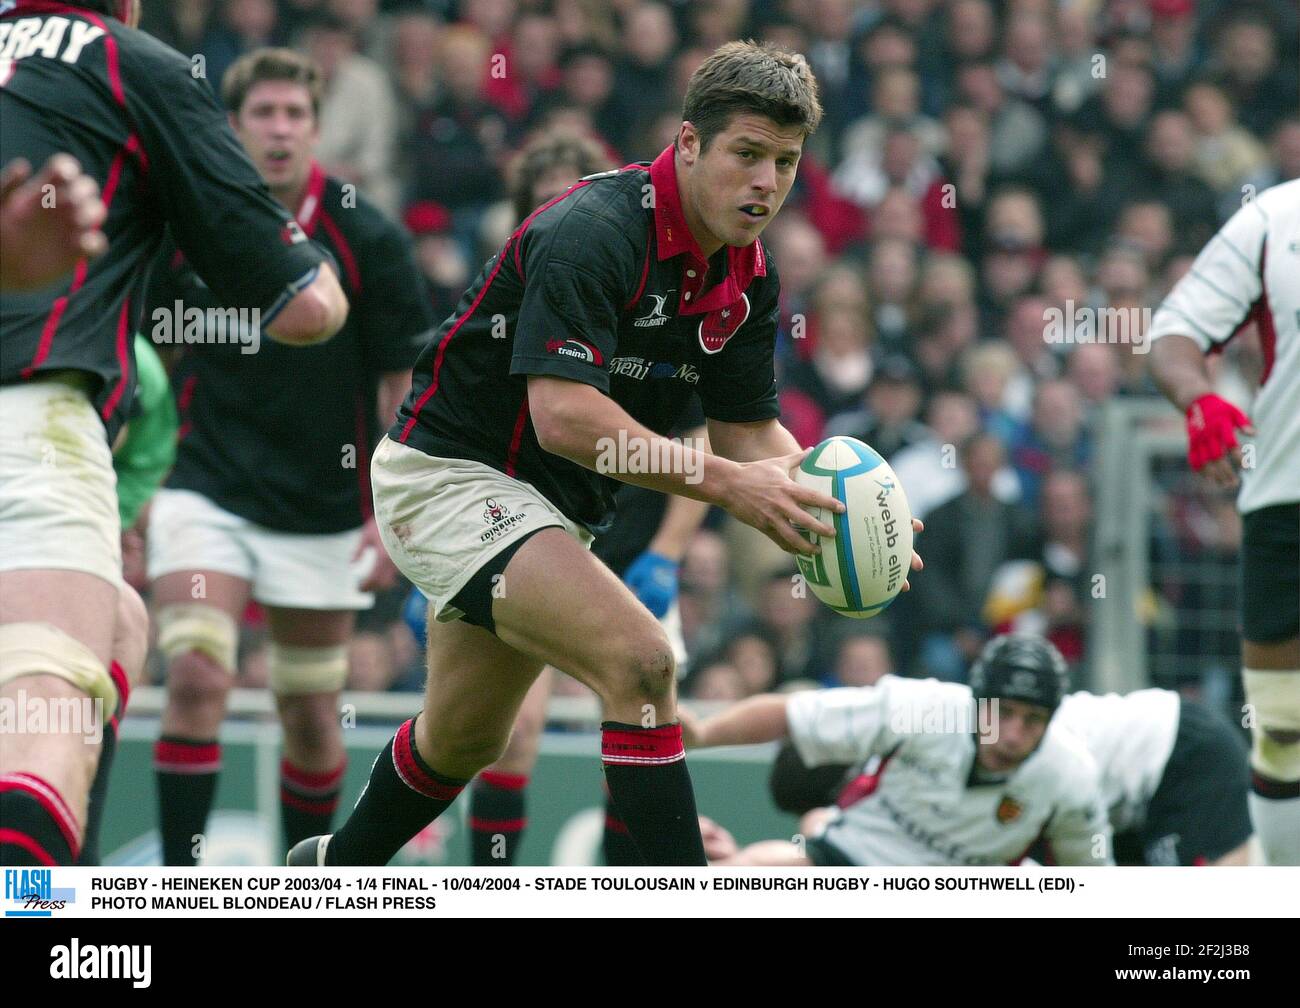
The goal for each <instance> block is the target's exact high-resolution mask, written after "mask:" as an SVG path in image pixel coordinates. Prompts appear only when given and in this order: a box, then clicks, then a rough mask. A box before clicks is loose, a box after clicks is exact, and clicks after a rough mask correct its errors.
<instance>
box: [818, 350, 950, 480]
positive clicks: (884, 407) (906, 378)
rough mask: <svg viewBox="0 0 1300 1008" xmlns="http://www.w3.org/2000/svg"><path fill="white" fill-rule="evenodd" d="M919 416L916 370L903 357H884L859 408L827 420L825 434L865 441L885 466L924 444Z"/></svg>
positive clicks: (918, 387)
mask: <svg viewBox="0 0 1300 1008" xmlns="http://www.w3.org/2000/svg"><path fill="white" fill-rule="evenodd" d="M920 413H921V382H920V376H919V375H918V374H917V371H916V367H915V366H914V365H913V364H912V363H911V362H910V361H909V360H908V359H907V358H906V357H902V356H893V357H888V358H886V359H885V360H884V361H882V362H881V364H880V367H879V368H877V369H876V372H875V374H874V375H873V376H872V379H871V384H870V385H868V386H867V391H866V395H865V396H864V397H863V399H862V405H861V406H860V407H859V408H858V409H855V410H850V411H847V412H842V413H839V414H836V415H835V416H833V417H831V419H830V420H828V421H827V423H826V434H827V436H828V437H829V436H831V435H835V434H845V435H847V436H849V437H855V438H857V439H858V440H859V441H865V442H866V443H867V444H869V445H871V446H872V447H873V448H875V449H876V451H877V452H879V453H880V456H881V457H882V458H884V459H885V461H887V462H888V461H891V460H892V459H893V458H894V456H895V455H897V454H898V453H899V452H900V451H902V450H903V449H905V448H909V447H911V446H912V445H915V444H918V443H919V442H921V441H923V440H925V437H926V430H925V427H924V426H923V425H922V424H921V422H920V421H919V419H918V417H919V416H920Z"/></svg>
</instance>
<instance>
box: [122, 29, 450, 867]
mask: <svg viewBox="0 0 1300 1008" xmlns="http://www.w3.org/2000/svg"><path fill="white" fill-rule="evenodd" d="M322 91H323V84H322V79H321V75H320V72H319V71H318V70H317V68H316V66H315V65H314V64H313V63H312V62H311V61H310V60H309V59H308V58H307V57H305V56H302V55H300V54H298V53H296V52H294V51H293V50H290V49H262V50H257V51H255V52H252V53H249V54H247V55H245V56H243V57H242V58H241V59H240V60H239V61H238V62H236V63H235V64H234V66H232V67H231V68H230V69H229V70H228V71H227V72H226V76H225V79H224V80H223V82H222V97H223V99H224V101H225V104H226V107H227V109H228V110H229V112H230V120H231V125H232V126H233V127H234V129H235V131H236V133H237V134H238V136H239V139H240V141H241V142H242V143H243V145H244V147H245V149H246V150H247V151H248V154H249V156H250V157H251V158H252V160H253V163H254V164H255V165H256V166H257V169H258V171H259V172H261V174H262V177H263V178H264V179H265V180H266V182H267V184H268V186H270V189H271V193H272V195H274V196H275V197H276V199H278V200H279V201H280V202H281V203H282V204H283V205H284V206H285V207H287V208H289V209H290V210H291V211H292V212H293V213H294V214H295V216H296V218H297V223H298V225H299V226H300V227H301V228H302V230H303V231H304V233H306V234H307V235H308V236H309V237H312V238H315V239H316V240H317V241H319V242H320V243H321V244H322V245H323V246H324V247H325V248H326V249H328V250H329V251H330V252H331V254H333V255H334V257H335V258H336V260H337V261H338V262H339V263H340V266H341V275H342V277H343V282H344V288H345V290H346V291H347V294H348V297H349V299H350V301H351V304H352V311H351V313H350V315H349V316H348V321H347V323H346V324H345V325H344V326H343V328H342V329H341V330H339V332H338V334H337V335H336V336H335V337H334V338H333V339H332V340H330V341H329V342H328V343H326V344H324V345H322V346H319V347H281V346H276V345H275V344H271V343H268V344H265V345H257V344H254V345H252V347H251V350H252V351H253V352H250V346H249V345H247V344H246V343H245V342H244V341H243V340H242V339H237V338H235V337H236V336H237V335H241V334H236V333H223V332H222V329H223V328H225V327H226V326H225V322H224V319H223V318H222V317H221V315H220V314H219V313H216V314H214V313H213V312H212V311H211V309H220V308H221V307H222V305H221V302H220V301H218V300H217V299H216V298H214V297H213V295H212V293H211V292H210V291H209V290H208V289H207V288H206V287H205V286H204V285H203V284H202V283H201V282H200V281H199V279H198V277H197V276H196V274H195V273H194V271H193V269H191V268H190V266H189V265H188V262H187V261H186V259H185V258H184V257H183V256H182V255H181V254H180V253H179V252H178V251H176V250H174V249H171V248H168V247H164V249H163V251H162V254H161V256H160V262H159V264H158V266H157V268H156V271H155V280H154V283H153V286H152V290H151V304H153V305H155V306H156V309H157V310H158V311H161V312H163V313H166V314H175V313H176V312H177V311H178V308H179V306H184V308H185V310H186V311H189V310H191V309H192V308H194V309H200V310H203V311H204V313H205V318H206V319H208V320H209V321H208V322H207V330H208V331H207V333H206V336H207V338H206V339H205V341H204V343H203V344H202V345H196V346H186V347H184V348H183V349H184V354H183V356H182V357H181V358H180V360H179V361H178V362H177V364H176V365H175V367H174V369H173V374H172V384H173V387H174V388H175V390H176V393H177V398H178V400H179V402H180V408H181V413H182V416H181V421H182V424H183V426H182V427H181V431H180V441H179V445H178V448H177V458H176V465H175V467H174V468H173V469H172V471H171V475H170V476H169V477H168V479H167V485H166V487H165V488H164V489H162V490H160V491H159V492H158V495H157V497H156V498H155V499H154V501H153V503H152V506H151V510H150V516H149V531H148V539H147V545H148V572H149V579H150V581H151V582H152V584H153V596H154V600H155V604H156V605H157V620H158V647H159V650H161V651H162V653H163V655H164V657H165V658H166V659H167V704H166V707H165V708H164V710H163V715H162V734H161V738H160V739H159V741H158V743H157V745H156V747H155V750H154V765H155V768H156V771H157V780H158V804H159V827H160V831H161V833H162V844H163V860H164V863H165V864H169V865H194V864H196V863H197V860H198V858H197V854H196V840H197V838H199V837H201V836H202V835H203V833H204V832H205V830H206V824H207V818H208V814H209V811H210V808H211V805H212V800H213V796H214V794H215V791H216V786H217V779H218V775H219V771H220V760H221V745H220V742H219V740H218V733H219V730H220V727H221V721H222V718H223V717H224V715H225V709H226V697H227V695H228V693H229V691H230V688H231V685H232V683H233V680H234V675H235V672H236V671H237V669H236V664H237V663H236V655H237V653H238V644H239V621H240V618H241V617H242V615H243V613H244V609H245V608H246V606H247V605H248V600H249V597H250V596H251V597H252V598H254V599H256V600H257V601H258V602H260V603H261V604H262V605H263V606H264V607H265V609H266V615H267V622H268V624H269V626H270V636H271V641H270V648H269V652H270V653H269V658H268V665H269V677H270V685H271V690H272V691H273V692H274V693H275V700H276V707H277V709H278V711H279V714H280V722H281V725H282V726H283V728H284V757H283V759H282V761H281V764H280V819H281V826H282V829H283V837H284V841H285V844H286V847H285V849H287V848H288V847H290V846H292V845H293V844H295V843H297V842H298V841H299V840H302V839H303V838H304V837H308V836H312V835H313V834H316V833H320V832H322V831H324V830H328V829H329V827H330V820H331V817H332V815H333V812H334V809H335V807H336V805H337V803H338V796H339V789H340V786H341V784H342V780H343V773H344V769H345V767H346V752H345V750H344V747H343V732H342V728H341V726H340V724H339V710H338V705H339V692H340V691H341V690H342V688H343V685H344V681H345V679H346V678H347V674H348V641H349V639H350V638H351V636H352V632H353V627H354V623H355V619H356V611H357V610H361V609H368V608H369V607H370V606H371V605H372V604H373V601H374V596H373V595H372V594H370V593H371V592H372V591H373V590H375V589H382V588H387V587H390V586H391V585H392V584H393V582H394V579H395V577H396V569H395V568H394V567H393V565H392V562H391V561H390V560H389V559H388V554H387V552H386V551H385V550H384V547H383V544H382V543H381V542H380V540H379V535H378V532H377V531H376V529H375V522H374V518H373V516H372V514H371V506H370V484H369V471H370V467H369V457H370V450H371V446H372V445H373V444H374V443H375V442H376V441H377V440H378V437H379V434H380V432H381V431H382V430H383V429H384V428H385V427H387V426H388V425H389V424H391V423H392V422H393V419H394V418H395V417H396V415H397V406H398V403H400V402H401V400H402V397H403V396H405V394H406V390H407V389H408V388H409V387H410V383H411V371H410V367H411V364H412V363H414V361H415V357H416V356H417V354H418V352H419V346H420V345H421V344H422V343H423V342H424V339H426V338H427V336H428V332H429V330H430V329H431V328H432V325H433V319H432V314H431V312H430V309H429V307H428V305H429V299H428V296H427V294H426V292H425V289H424V286H423V280H422V278H421V277H420V275H419V271H418V268H417V266H416V264H415V260H414V256H413V252H412V250H411V247H410V242H409V240H408V239H407V238H406V236H405V234H404V233H403V232H402V230H401V229H400V228H399V227H398V226H397V225H396V224H394V223H392V222H391V221H389V220H388V219H387V218H385V217H384V216H383V214H382V213H381V212H380V211H379V210H378V209H376V208H375V207H374V206H373V205H372V204H371V203H370V202H369V201H368V200H367V199H366V198H365V197H364V196H363V195H361V194H359V193H357V192H356V190H355V187H352V186H348V185H345V184H344V183H342V182H341V181H339V180H338V179H335V178H332V177H330V176H327V175H326V174H325V173H324V171H323V170H322V169H321V167H320V165H319V164H317V163H316V161H315V160H314V158H313V151H314V150H315V147H316V143H317V140H318V139H319V110H320V102H321V98H322ZM174 306H176V307H174ZM223 335H224V336H225V337H226V338H225V339H223V338H222V337H223ZM242 335H248V334H242ZM367 563H368V564H369V569H366V567H365V565H366V564H367ZM197 586H201V589H202V590H201V591H200V590H198V587H197Z"/></svg>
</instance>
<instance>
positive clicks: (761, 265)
mask: <svg viewBox="0 0 1300 1008" xmlns="http://www.w3.org/2000/svg"><path fill="white" fill-rule="evenodd" d="M674 155H675V146H672V145H670V146H669V147H667V148H666V149H665V150H664V152H663V153H662V154H660V155H659V156H658V157H657V158H655V160H654V164H652V165H651V166H650V184H651V185H652V186H653V187H654V213H655V233H656V234H657V235H658V238H659V258H660V259H668V258H671V257H672V256H676V255H682V254H685V255H686V256H687V257H688V260H687V262H688V265H689V266H690V267H691V268H693V269H696V270H697V271H698V272H699V274H700V276H701V278H703V276H704V269H705V268H707V267H708V259H707V258H706V257H705V255H704V253H703V252H702V251H701V250H700V245H699V242H697V241H696V240H695V236H694V235H693V234H691V229H690V228H689V227H687V225H686V215H685V213H684V212H683V211H682V197H681V193H680V191H679V190H678V188H677V164H676V161H675V160H674ZM756 276H767V256H766V255H765V254H764V252H763V244H762V242H760V241H758V240H757V239H755V240H754V241H752V242H750V243H749V244H748V245H745V246H742V247H740V248H736V247H735V246H728V247H727V277H726V279H724V280H723V281H722V282H721V283H719V284H716V285H714V286H713V287H712V288H711V289H710V290H709V291H708V292H706V293H705V294H704V295H703V296H701V297H700V298H699V299H698V300H697V301H696V302H695V303H694V304H688V303H683V304H682V307H681V314H683V315H698V314H701V313H703V312H708V311H713V310H714V309H717V308H726V307H728V306H729V305H733V304H735V303H736V302H737V301H739V300H740V296H741V295H742V294H743V293H744V292H745V289H746V288H747V287H748V286H749V282H750V281H751V280H753V279H754V277H756Z"/></svg>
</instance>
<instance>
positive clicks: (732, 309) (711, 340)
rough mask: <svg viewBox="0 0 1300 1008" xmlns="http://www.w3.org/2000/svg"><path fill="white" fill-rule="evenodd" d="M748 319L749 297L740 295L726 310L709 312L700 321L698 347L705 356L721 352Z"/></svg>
mask: <svg viewBox="0 0 1300 1008" xmlns="http://www.w3.org/2000/svg"><path fill="white" fill-rule="evenodd" d="M747 318H749V295H747V294H742V295H740V300H739V301H737V302H736V303H735V304H733V305H729V306H728V307H726V308H719V309H717V310H716V311H711V312H709V314H707V315H705V316H704V318H703V319H701V320H700V347H701V349H703V350H704V352H705V353H706V354H715V353H719V352H721V350H722V348H723V347H724V346H726V345H727V340H729V339H731V337H732V336H734V335H735V334H736V330H737V329H739V328H740V327H741V326H742V325H744V324H745V319H747Z"/></svg>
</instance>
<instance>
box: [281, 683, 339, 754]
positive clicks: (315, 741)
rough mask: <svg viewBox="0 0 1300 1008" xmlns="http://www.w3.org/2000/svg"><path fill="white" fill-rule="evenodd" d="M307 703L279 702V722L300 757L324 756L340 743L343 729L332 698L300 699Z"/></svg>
mask: <svg viewBox="0 0 1300 1008" xmlns="http://www.w3.org/2000/svg"><path fill="white" fill-rule="evenodd" d="M299 699H300V700H304V701H308V702H292V703H281V705H280V725H281V727H282V728H283V729H284V734H285V738H286V740H291V741H292V743H293V747H294V751H295V752H297V753H300V754H301V755H302V756H303V758H313V757H325V756H328V755H331V750H332V749H334V748H337V747H338V745H339V737H340V735H341V734H342V728H341V727H340V725H339V722H338V720H337V713H338V712H337V711H336V710H335V707H334V704H333V702H332V699H331V697H329V696H326V697H310V698H306V697H303V698H299Z"/></svg>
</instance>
